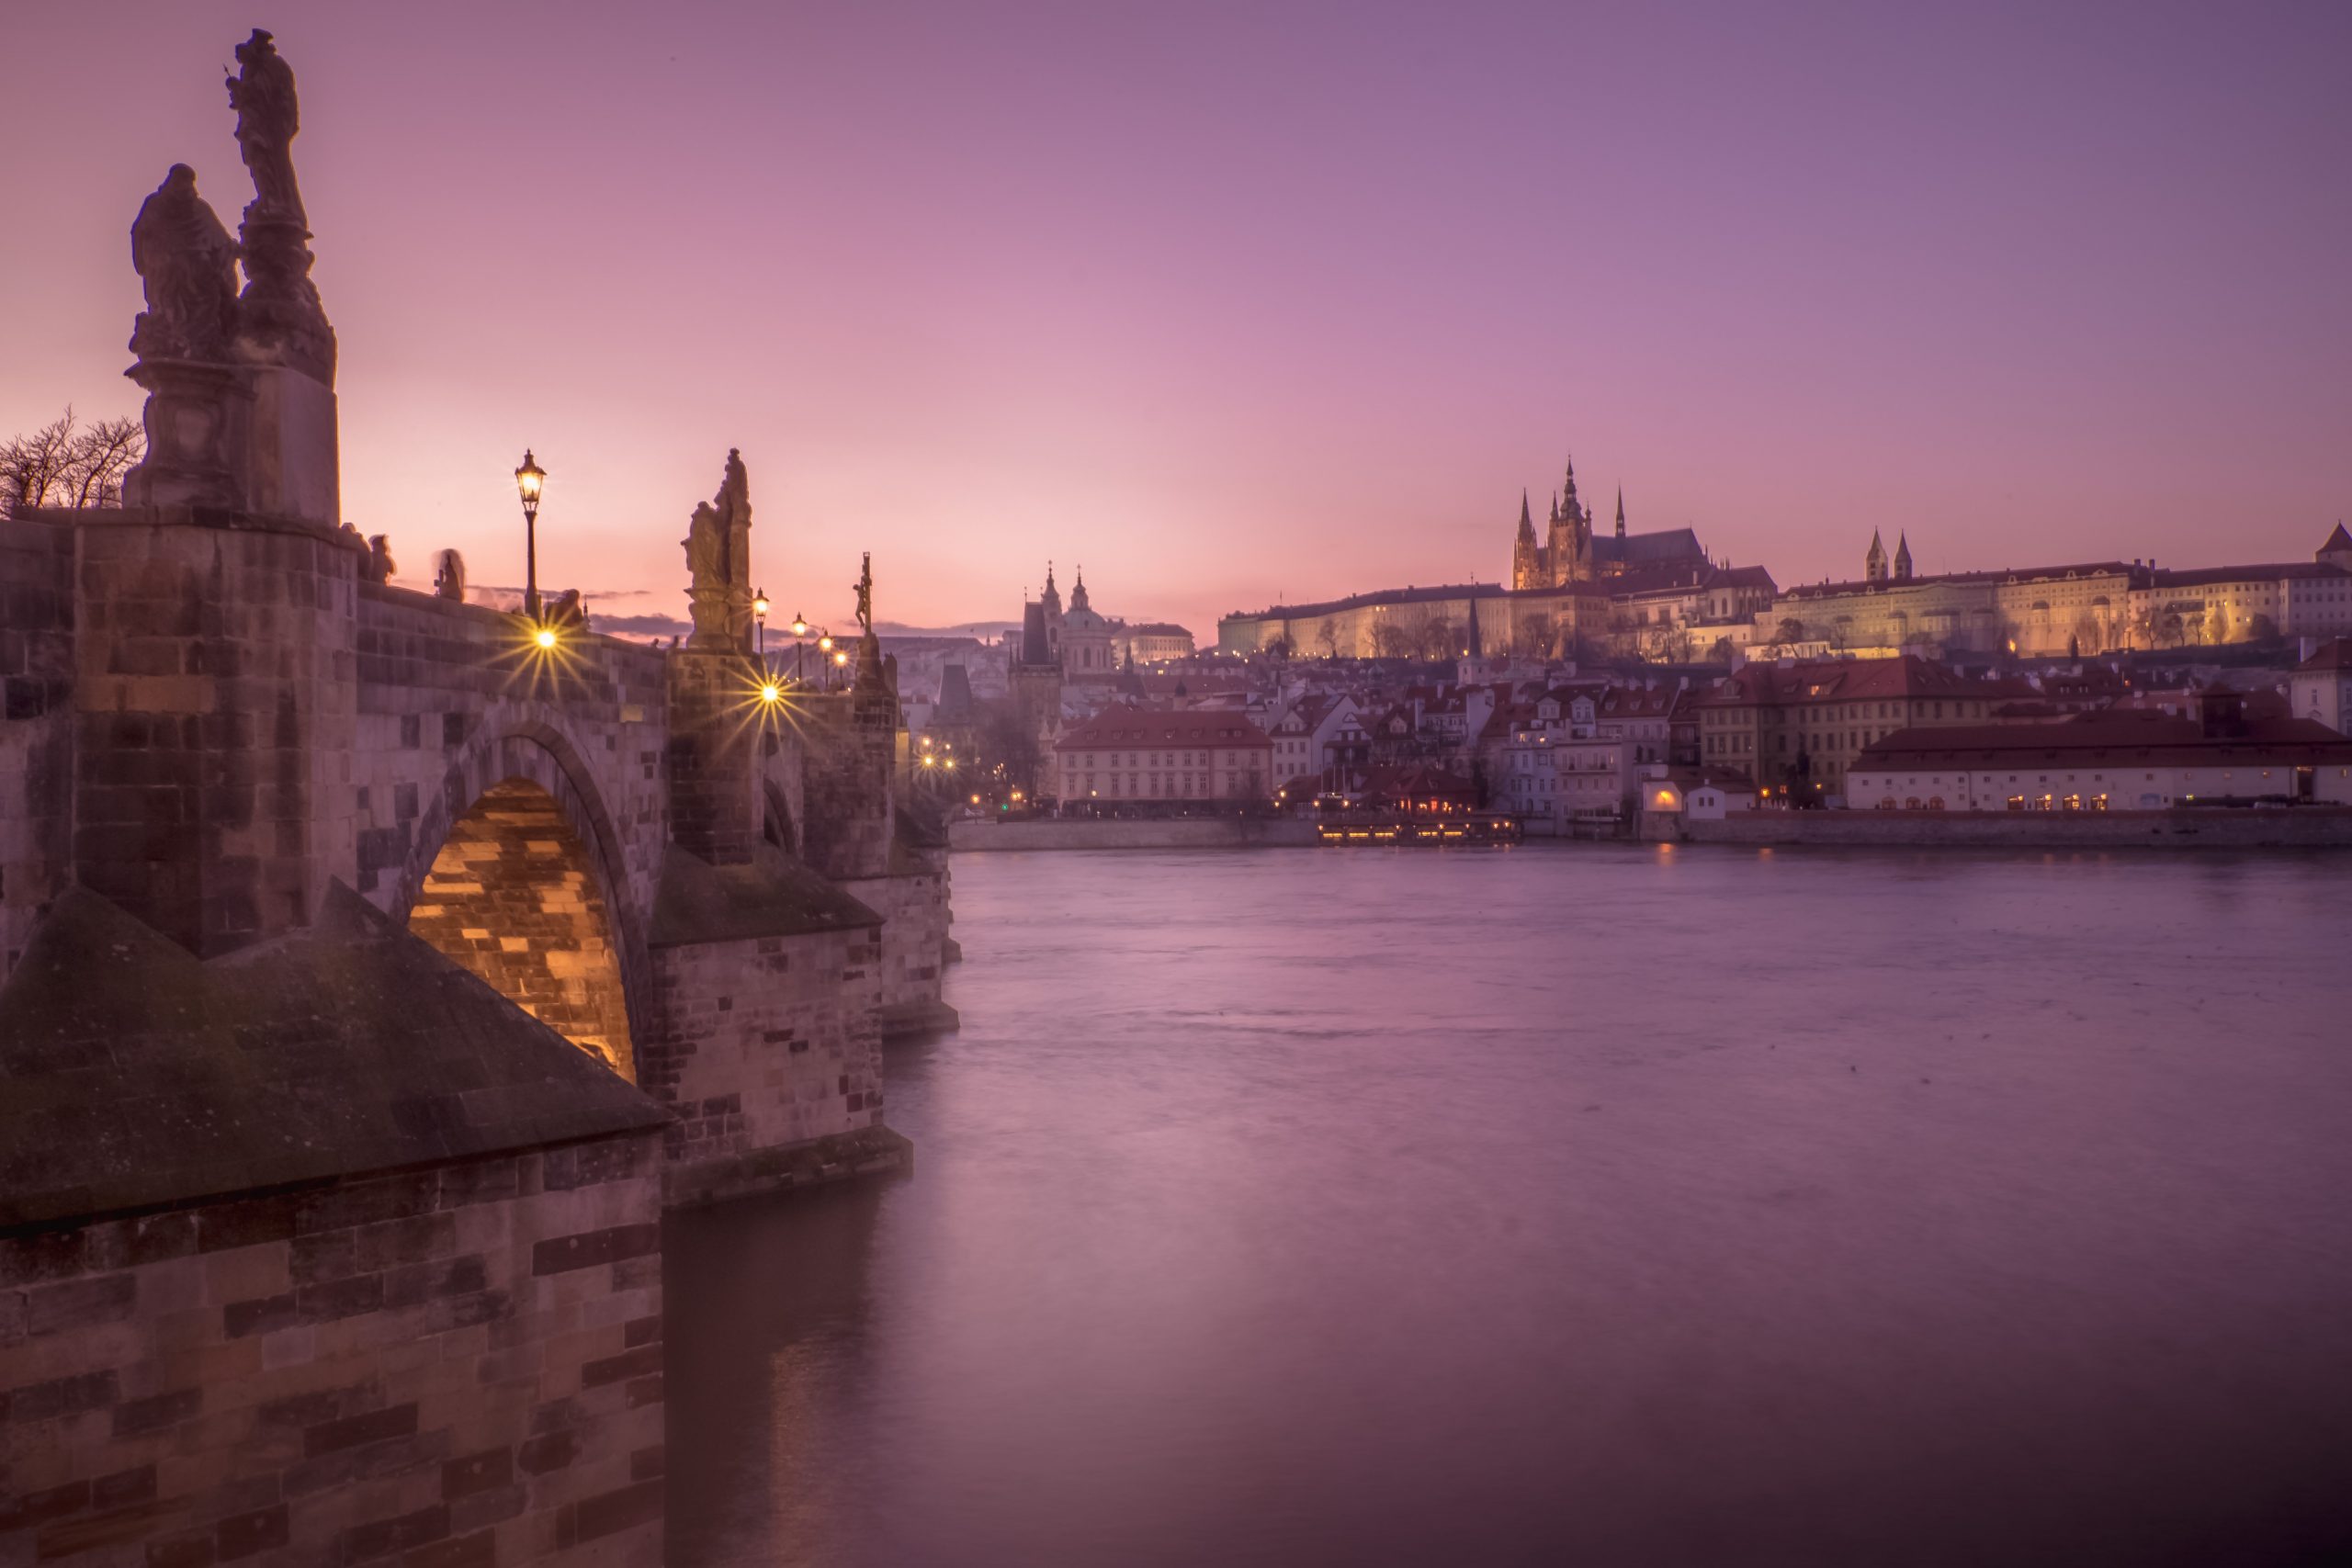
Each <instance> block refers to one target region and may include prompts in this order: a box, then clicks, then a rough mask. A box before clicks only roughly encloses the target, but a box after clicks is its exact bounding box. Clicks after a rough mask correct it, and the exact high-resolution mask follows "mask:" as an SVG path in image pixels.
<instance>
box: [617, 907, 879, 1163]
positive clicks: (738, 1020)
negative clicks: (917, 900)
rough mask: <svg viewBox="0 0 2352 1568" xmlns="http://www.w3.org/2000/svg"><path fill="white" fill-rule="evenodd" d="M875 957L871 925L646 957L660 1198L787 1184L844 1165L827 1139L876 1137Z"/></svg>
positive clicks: (642, 1052)
mask: <svg viewBox="0 0 2352 1568" xmlns="http://www.w3.org/2000/svg"><path fill="white" fill-rule="evenodd" d="M881 951H882V942H881V933H880V931H879V930H877V929H876V928H872V927H867V928H865V929H862V930H855V931H820V932H815V933H811V934H809V935H806V936H776V937H756V938H752V939H749V940H746V941H741V942H697V943H695V944H694V945H691V946H682V947H669V948H662V949H658V950H656V952H655V953H654V955H653V959H654V964H653V972H654V979H655V984H656V985H657V986H658V987H659V988H660V1003H659V1006H658V1008H657V1011H658V1013H659V1015H660V1017H661V1019H662V1026H661V1029H660V1031H659V1032H657V1033H655V1034H653V1035H651V1036H650V1037H649V1036H644V1035H640V1036H639V1039H638V1043H637V1064H638V1080H637V1081H638V1087H639V1089H643V1090H645V1092H646V1093H648V1094H650V1095H651V1096H652V1097H653V1098H654V1099H655V1100H659V1101H660V1102H662V1104H664V1105H666V1106H668V1107H670V1109H671V1110H672V1111H673V1113H674V1114H675V1116H676V1118H677V1120H676V1121H674V1122H672V1123H671V1124H670V1125H669V1126H668V1127H666V1128H664V1129H663V1134H664V1138H665V1146H666V1151H667V1154H668V1156H669V1160H670V1177H669V1196H670V1201H673V1202H680V1203H694V1202H703V1201H709V1200H711V1199H714V1198H720V1197H728V1196H732V1195H735V1194H738V1193H743V1192H751V1191H756V1190H763V1189H769V1188H775V1187H778V1186H783V1185H789V1184H790V1181H791V1180H792V1179H794V1174H793V1173H794V1171H795V1169H796V1168H799V1167H803V1166H809V1165H810V1164H811V1163H812V1162H814V1163H815V1164H825V1163H830V1162H832V1161H835V1160H837V1159H839V1158H841V1157H844V1156H840V1155H838V1154H836V1153H835V1152H834V1151H832V1150H831V1149H830V1148H829V1147H828V1146H827V1143H828V1141H833V1142H839V1141H840V1140H842V1139H844V1138H848V1137H851V1136H852V1135H854V1134H865V1133H868V1132H879V1131H880V1130H881V1122H882V1049H881V1030H880V1027H879V1020H878V1014H879V999H880V988H881ZM792 1145H802V1147H799V1148H795V1147H793V1146H792ZM846 1157H849V1158H852V1159H863V1158H865V1157H868V1156H864V1155H860V1154H855V1153H853V1154H851V1155H850V1156H846Z"/></svg>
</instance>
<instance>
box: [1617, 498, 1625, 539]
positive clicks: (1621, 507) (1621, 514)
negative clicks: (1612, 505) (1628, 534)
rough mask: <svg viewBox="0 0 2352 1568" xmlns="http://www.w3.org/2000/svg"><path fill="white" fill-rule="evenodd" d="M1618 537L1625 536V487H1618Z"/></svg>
mask: <svg viewBox="0 0 2352 1568" xmlns="http://www.w3.org/2000/svg"><path fill="white" fill-rule="evenodd" d="M1617 536H1618V537H1619V538H1621V539H1622V538H1623V537H1624V536H1625V487H1624V486H1623V485H1619V486H1618V487H1617Z"/></svg>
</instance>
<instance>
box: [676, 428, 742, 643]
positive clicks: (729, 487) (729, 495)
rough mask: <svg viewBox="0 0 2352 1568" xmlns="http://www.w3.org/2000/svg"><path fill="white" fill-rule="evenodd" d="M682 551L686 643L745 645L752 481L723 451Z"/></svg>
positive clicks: (734, 453)
mask: <svg viewBox="0 0 2352 1568" xmlns="http://www.w3.org/2000/svg"><path fill="white" fill-rule="evenodd" d="M679 544H680V545H681V546H682V547H684V550H685V552H686V573H687V576H688V578H689V579H690V581H689V582H688V584H687V588H686V599H687V604H688V605H689V607H690V609H691V611H692V614H693V616H694V626H695V629H694V636H693V637H691V638H690V639H689V646H690V647H696V648H728V647H731V648H739V649H741V648H748V647H749V646H750V644H751V635H752V596H751V595H752V591H751V580H752V571H751V560H752V483H751V479H750V477H749V476H748V475H747V474H746V473H745V472H744V469H743V455H742V453H741V451H738V450H734V449H729V452H728V454H727V469H726V472H725V474H724V475H723V476H722V477H721V478H720V479H719V484H718V495H716V496H715V497H713V498H712V499H711V500H709V501H706V502H698V503H697V504H696V505H695V510H694V515H693V517H692V518H691V520H689V521H688V523H687V525H686V536H685V537H684V539H682V540H680V541H679Z"/></svg>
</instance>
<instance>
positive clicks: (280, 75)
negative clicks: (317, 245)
mask: <svg viewBox="0 0 2352 1568" xmlns="http://www.w3.org/2000/svg"><path fill="white" fill-rule="evenodd" d="M237 64H238V67H239V69H238V72H237V73H236V74H235V75H234V76H232V77H230V78H229V107H231V108H233V109H235V110H236V111H237V152H238V153H239V154H240V155H241V156H242V157H243V159H244V161H245V167H246V168H247V169H248V170H250V171H251V172H252V174H253V177H254V200H253V205H252V206H251V207H248V208H247V209H245V220H246V221H248V222H251V221H253V220H254V219H255V218H256V217H261V218H276V219H284V220H289V221H291V222H293V223H295V224H297V225H299V226H301V227H305V228H307V227H308V226H309V220H308V219H307V218H306V217H305V216H304V215H303V212H302V193H301V192H300V190H299V189H298V188H296V186H295V184H294V153H293V148H292V143H293V141H294V133H295V132H296V131H298V130H300V129H301V116H300V111H299V109H298V108H297V107H296V105H295V100H294V69H293V67H292V66H290V65H288V64H287V63H286V61H285V59H284V58H283V57H282V56H281V55H279V54H278V52H277V46H276V45H274V44H273V43H272V42H271V41H270V35H269V34H267V33H266V32H264V31H263V30H262V29H261V28H254V36H253V37H251V38H249V39H246V40H245V41H244V42H243V43H241V44H239V45H238V46H237Z"/></svg>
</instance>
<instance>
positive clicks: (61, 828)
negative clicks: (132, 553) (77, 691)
mask: <svg viewBox="0 0 2352 1568" xmlns="http://www.w3.org/2000/svg"><path fill="white" fill-rule="evenodd" d="M70 515H71V514H70V513H64V514H60V513H39V512H35V513H27V514H26V515H24V516H22V517H17V518H0V980H6V978H7V977H8V972H9V971H10V970H11V969H13V968H14V967H15V966H16V962H17V953H21V952H22V951H23V950H24V946H25V942H26V939H27V938H28V936H30V935H31V932H32V927H33V922H34V921H35V920H36V919H39V918H40V912H41V911H42V910H43V909H46V908H48V907H49V901H50V900H51V898H53V897H56V896H57V894H58V892H59V891H60V890H61V889H62V888H63V887H64V886H65V885H66V884H67V883H68V882H69V881H71V880H72V878H73V872H74V861H73V855H72V853H71V850H72V845H73V839H74V709H73V696H74V530H73V528H72V526H71V525H70V524H68V523H67V522H66V521H65V520H64V519H65V517H68V516H70Z"/></svg>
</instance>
